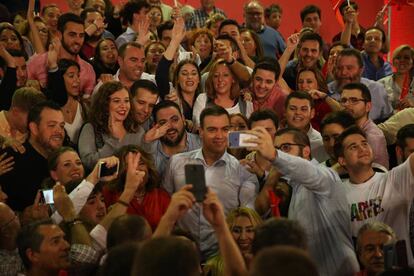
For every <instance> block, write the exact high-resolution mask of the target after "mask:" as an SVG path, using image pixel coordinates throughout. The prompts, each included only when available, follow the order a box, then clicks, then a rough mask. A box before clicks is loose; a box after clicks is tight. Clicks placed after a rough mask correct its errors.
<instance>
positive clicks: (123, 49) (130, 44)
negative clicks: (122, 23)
mask: <svg viewBox="0 0 414 276" xmlns="http://www.w3.org/2000/svg"><path fill="white" fill-rule="evenodd" d="M128 47H134V48H137V49H142V50H144V46H142V45H141V44H139V43H137V42H134V41H133V42H127V43H124V44H122V45H121V47H119V49H118V55H119V56H120V57H122V58H124V57H125V52H126V50H127V48H128Z"/></svg>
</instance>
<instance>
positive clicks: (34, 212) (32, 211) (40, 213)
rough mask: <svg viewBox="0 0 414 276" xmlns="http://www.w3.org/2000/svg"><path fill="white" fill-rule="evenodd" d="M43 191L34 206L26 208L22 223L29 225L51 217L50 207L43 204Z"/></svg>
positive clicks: (37, 195)
mask: <svg viewBox="0 0 414 276" xmlns="http://www.w3.org/2000/svg"><path fill="white" fill-rule="evenodd" d="M41 193H42V191H41V190H39V191H38V192H37V194H36V197H35V200H34V203H33V205H30V206H28V207H26V208H25V209H24V211H23V213H22V216H21V223H22V224H23V225H24V224H28V223H31V222H33V221H36V220H41V219H46V218H48V217H49V206H48V205H47V204H44V203H42V202H41V198H42V194H41Z"/></svg>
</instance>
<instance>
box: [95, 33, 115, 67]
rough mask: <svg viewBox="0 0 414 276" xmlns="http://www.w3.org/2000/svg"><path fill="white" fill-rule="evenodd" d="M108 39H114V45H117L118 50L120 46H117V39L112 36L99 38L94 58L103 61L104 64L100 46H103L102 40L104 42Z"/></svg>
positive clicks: (96, 60)
mask: <svg viewBox="0 0 414 276" xmlns="http://www.w3.org/2000/svg"><path fill="white" fill-rule="evenodd" d="M106 40H110V41H112V42H113V43H114V45H115V49H116V51H117V52H118V48H117V47H116V43H115V40H114V39H112V38H110V37H106V38H102V39H101V40H99V42H98V44H96V48H95V54H94V56H93V60H94V61H95V62H99V63H101V64H102V65H103V62H102V57H101V53H100V52H101V51H100V47H101V44H102V42H104V41H106Z"/></svg>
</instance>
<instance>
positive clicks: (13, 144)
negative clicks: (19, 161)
mask: <svg viewBox="0 0 414 276" xmlns="http://www.w3.org/2000/svg"><path fill="white" fill-rule="evenodd" d="M1 148H2V149H5V148H12V149H13V150H14V151H15V152H18V153H22V154H23V153H24V152H25V151H26V149H25V148H24V146H23V145H22V143H20V142H19V141H17V140H15V139H13V138H7V137H5V138H4V141H3V145H2V147H1Z"/></svg>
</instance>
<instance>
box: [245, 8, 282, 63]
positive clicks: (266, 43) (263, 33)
mask: <svg viewBox="0 0 414 276" xmlns="http://www.w3.org/2000/svg"><path fill="white" fill-rule="evenodd" d="M243 17H244V22H245V24H246V27H247V28H249V29H251V30H253V31H255V32H256V33H257V35H258V36H259V38H260V41H261V43H262V45H263V50H264V55H265V56H267V57H272V58H278V57H280V56H281V55H282V54H283V52H284V51H285V49H286V43H285V41H284V40H283V38H282V36H281V35H280V33H279V32H277V31H276V30H274V29H273V28H271V27H269V26H266V25H264V22H265V21H264V8H263V6H262V5H261V4H260V3H259V2H257V1H249V2H248V3H246V5H245V6H244V11H243Z"/></svg>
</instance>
